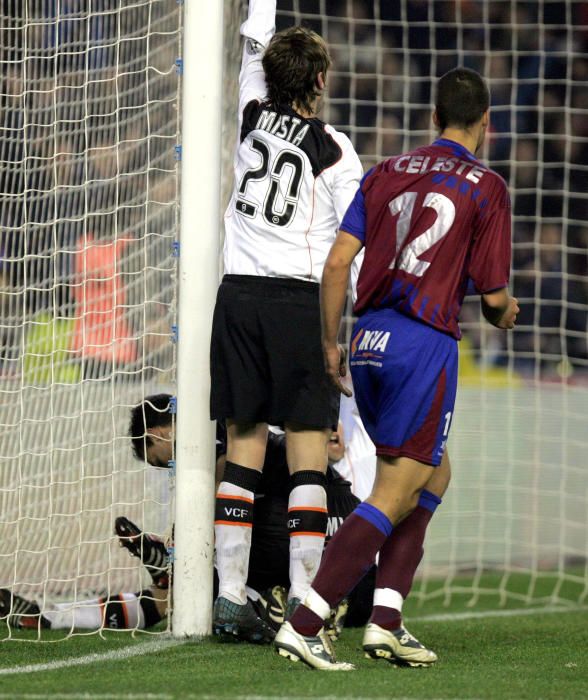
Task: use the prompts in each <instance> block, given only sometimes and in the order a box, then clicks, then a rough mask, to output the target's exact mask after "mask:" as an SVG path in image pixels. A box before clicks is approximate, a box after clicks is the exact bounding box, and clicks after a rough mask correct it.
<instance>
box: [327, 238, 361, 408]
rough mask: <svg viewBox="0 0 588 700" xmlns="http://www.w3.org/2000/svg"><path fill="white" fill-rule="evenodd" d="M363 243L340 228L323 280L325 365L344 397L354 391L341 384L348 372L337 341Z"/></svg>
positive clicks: (343, 354)
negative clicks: (353, 263) (351, 275)
mask: <svg viewBox="0 0 588 700" xmlns="http://www.w3.org/2000/svg"><path fill="white" fill-rule="evenodd" d="M361 247H362V243H361V241H360V240H359V239H358V238H356V237H355V236H353V235H351V234H350V233H347V232H346V231H342V230H341V231H339V234H338V235H337V238H336V240H335V242H334V243H333V247H332V248H331V250H330V252H329V256H328V258H327V262H326V263H325V269H324V271H323V278H322V282H321V327H322V343H323V353H324V356H325V366H326V369H327V373H328V375H329V377H330V378H331V381H332V382H333V383H334V384H335V386H336V387H337V388H338V389H339V391H340V392H341V393H342V394H345V396H351V391H350V390H349V389H348V388H347V387H346V386H344V385H343V384H342V382H341V379H340V378H341V377H344V376H345V374H346V367H345V353H344V351H343V348H341V347H340V346H339V344H338V342H337V339H338V335H339V326H340V325H341V316H342V314H343V308H344V306H345V299H346V298H347V286H348V284H349V270H350V268H351V263H352V262H353V259H354V258H355V256H356V255H357V254H358V253H359V251H360V250H361Z"/></svg>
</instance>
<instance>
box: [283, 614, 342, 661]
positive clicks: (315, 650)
mask: <svg viewBox="0 0 588 700" xmlns="http://www.w3.org/2000/svg"><path fill="white" fill-rule="evenodd" d="M274 644H275V645H276V649H277V652H278V654H279V655H280V656H284V657H286V658H287V659H290V661H302V662H303V663H305V664H306V665H307V666H310V668H316V669H318V670H319V671H355V666H354V665H353V664H348V663H345V662H343V661H336V660H335V654H334V652H333V649H332V647H331V644H330V643H329V640H328V638H327V636H326V634H325V632H324V630H321V631H320V632H319V634H318V635H317V636H316V637H304V636H303V635H301V634H298V632H296V630H295V629H294V628H293V627H292V625H291V624H290V623H289V622H284V624H283V625H282V626H281V627H280V631H279V632H278V634H277V635H276V638H275V640H274Z"/></svg>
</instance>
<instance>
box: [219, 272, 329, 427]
mask: <svg viewBox="0 0 588 700" xmlns="http://www.w3.org/2000/svg"><path fill="white" fill-rule="evenodd" d="M320 335H321V334H320V307H319V285H318V284H315V283H313V282H303V281H301V280H293V279H282V278H277V277H255V276H248V275H225V277H224V278H223V281H222V284H221V285H220V287H219V290H218V294H217V299H216V306H215V309H214V320H213V324H212V341H211V347H210V372H211V384H212V387H211V395H210V414H211V418H212V419H213V420H221V419H226V418H231V419H233V420H235V421H237V422H241V423H250V422H252V423H263V422H267V423H271V424H274V425H280V424H283V423H285V422H288V421H291V422H295V423H300V424H302V425H306V426H309V427H311V428H318V429H322V428H330V427H332V426H335V425H336V424H337V421H338V416H339V392H338V391H337V390H336V389H335V387H334V386H333V385H332V384H331V382H330V380H329V378H328V376H327V373H326V371H325V366H324V360H323V353H322V347H321V338H320Z"/></svg>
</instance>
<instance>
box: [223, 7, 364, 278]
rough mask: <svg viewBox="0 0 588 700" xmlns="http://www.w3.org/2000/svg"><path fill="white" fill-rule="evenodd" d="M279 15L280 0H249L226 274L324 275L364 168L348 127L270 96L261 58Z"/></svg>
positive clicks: (228, 213)
mask: <svg viewBox="0 0 588 700" xmlns="http://www.w3.org/2000/svg"><path fill="white" fill-rule="evenodd" d="M274 18H275V0H250V2H249V17H248V19H247V21H246V22H245V23H244V24H243V25H242V27H241V34H242V35H243V36H244V37H245V39H246V41H245V47H244V50H243V62H242V67H241V75H240V77H239V127H240V134H239V137H240V140H239V145H238V147H237V151H236V155H235V166H234V170H235V186H234V190H233V194H232V197H231V201H230V203H229V206H228V208H227V211H226V213H225V247H224V267H225V273H226V274H233V275H256V276H263V277H288V278H294V279H299V280H306V281H311V282H320V280H321V277H322V273H323V267H324V264H325V260H326V258H327V254H328V252H329V249H330V247H331V245H332V243H333V241H334V240H335V236H336V233H337V229H338V227H339V224H340V223H341V220H342V218H343V215H344V214H345V212H346V210H347V207H348V205H349V204H350V202H351V200H352V199H353V196H354V195H355V192H356V191H357V188H358V186H359V181H360V179H361V176H362V168H361V163H360V162H359V158H358V157H357V154H356V153H355V151H354V149H353V146H352V145H351V142H350V141H349V139H348V138H347V137H346V136H345V135H344V134H342V133H340V132H338V131H336V130H335V129H333V127H331V126H329V125H328V124H325V123H324V122H322V121H320V120H319V119H305V118H304V117H301V116H300V115H299V114H297V113H296V112H295V111H294V110H293V109H291V108H289V107H286V108H280V110H277V111H276V110H275V109H274V108H273V107H270V106H269V105H268V104H267V103H264V100H265V98H266V84H265V75H264V72H263V67H262V64H261V59H262V55H263V49H264V47H265V46H266V45H267V43H268V41H269V40H270V39H271V37H272V35H273V33H274V21H275V19H274Z"/></svg>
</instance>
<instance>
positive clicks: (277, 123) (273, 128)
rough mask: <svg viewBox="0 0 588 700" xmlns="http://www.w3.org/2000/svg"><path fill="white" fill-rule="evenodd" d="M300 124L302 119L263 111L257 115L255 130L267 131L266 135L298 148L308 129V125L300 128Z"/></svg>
mask: <svg viewBox="0 0 588 700" xmlns="http://www.w3.org/2000/svg"><path fill="white" fill-rule="evenodd" d="M301 124H302V119H298V118H297V117H291V116H290V115H289V114H278V113H277V112H272V111H271V110H270V109H264V110H263V112H262V113H261V114H260V115H259V119H258V120H257V124H256V125H255V128H256V129H261V130H262V131H267V132H268V134H272V136H277V137H278V138H280V139H284V141H288V142H289V143H291V144H293V145H294V146H299V145H300V144H301V143H302V141H303V139H304V137H305V136H306V133H307V132H308V130H309V129H310V126H309V125H308V124H305V125H304V126H303V127H300V125H301Z"/></svg>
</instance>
